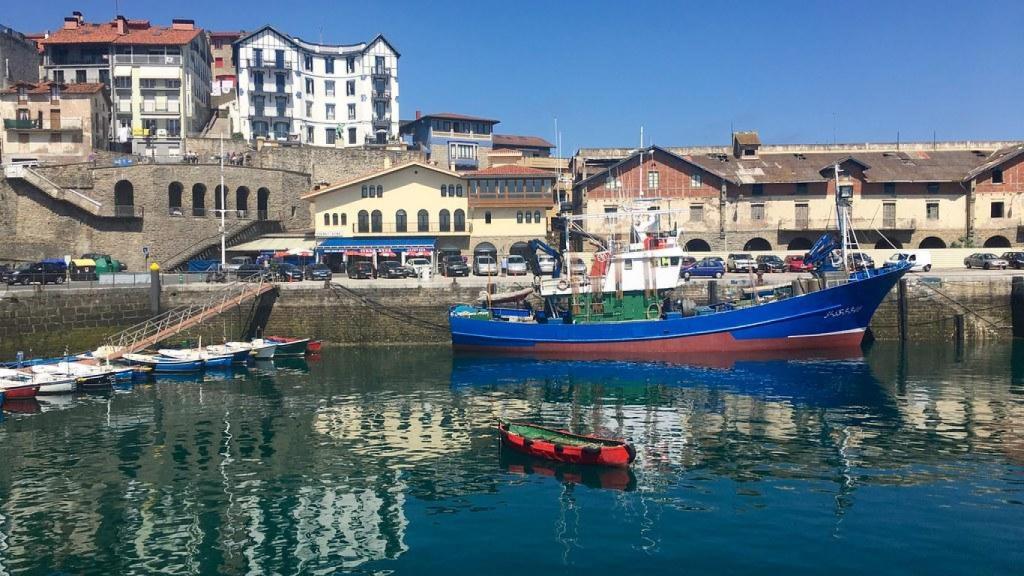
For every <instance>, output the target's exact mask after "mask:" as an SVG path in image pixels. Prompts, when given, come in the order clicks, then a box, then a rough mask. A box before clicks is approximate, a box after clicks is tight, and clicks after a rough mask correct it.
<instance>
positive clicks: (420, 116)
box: [416, 110, 423, 120]
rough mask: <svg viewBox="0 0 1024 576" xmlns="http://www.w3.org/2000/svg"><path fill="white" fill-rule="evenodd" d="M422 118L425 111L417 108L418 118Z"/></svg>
mask: <svg viewBox="0 0 1024 576" xmlns="http://www.w3.org/2000/svg"><path fill="white" fill-rule="evenodd" d="M420 118H423V112H421V111H419V110H417V111H416V119H417V120H419V119H420Z"/></svg>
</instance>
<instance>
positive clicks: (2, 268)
mask: <svg viewBox="0 0 1024 576" xmlns="http://www.w3.org/2000/svg"><path fill="white" fill-rule="evenodd" d="M13 273H14V269H13V268H11V267H10V266H8V265H7V264H0V282H5V283H6V282H7V279H8V278H9V277H10V276H11V274H13Z"/></svg>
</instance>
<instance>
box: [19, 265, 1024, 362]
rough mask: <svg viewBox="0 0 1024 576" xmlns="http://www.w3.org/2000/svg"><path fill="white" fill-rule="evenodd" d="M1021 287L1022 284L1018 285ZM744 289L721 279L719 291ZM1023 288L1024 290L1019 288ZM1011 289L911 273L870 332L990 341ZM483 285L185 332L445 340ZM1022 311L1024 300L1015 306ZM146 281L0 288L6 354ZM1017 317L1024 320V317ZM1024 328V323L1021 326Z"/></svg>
mask: <svg viewBox="0 0 1024 576" xmlns="http://www.w3.org/2000/svg"><path fill="white" fill-rule="evenodd" d="M1021 287H1022V288H1024V284H1022V285H1021ZM209 289H210V288H209V287H207V286H203V285H199V286H181V287H178V286H165V287H164V289H163V291H162V293H161V295H160V300H161V307H162V309H165V310H166V309H168V308H173V307H177V306H183V305H186V304H190V303H194V302H200V301H204V300H205V299H207V298H208V297H209V295H210V292H209ZM738 290H739V287H738V286H733V285H729V284H726V283H723V284H722V285H720V286H719V293H720V295H721V296H722V297H729V296H731V295H734V294H735V293H736V292H738ZM678 292H679V295H680V296H681V297H684V298H688V299H691V300H693V301H695V302H696V303H697V304H704V303H706V302H707V299H708V294H709V283H707V282H691V283H689V284H687V285H685V286H682V287H680V288H679V290H678ZM1021 292H1024V290H1022V291H1021ZM1013 293H1014V290H1013V285H1012V278H1011V277H1009V276H988V277H984V276H978V277H957V278H955V279H953V280H944V279H942V278H941V277H938V276H918V275H915V276H911V277H909V278H908V279H907V280H906V282H905V284H904V285H903V287H902V288H900V287H897V288H896V289H894V290H893V291H892V292H891V293H890V294H889V295H888V296H887V297H886V299H885V301H884V302H883V303H882V305H881V306H880V307H879V309H878V311H877V312H876V314H875V317H874V321H873V322H872V325H871V332H872V335H873V336H874V338H876V339H879V340H899V339H900V338H901V337H903V338H906V339H907V340H910V341H915V342H945V343H948V342H951V341H984V340H993V339H995V340H1002V339H1009V338H1012V337H1013V335H1014V321H1013V318H1014V315H1015V314H1014V308H1015V306H1014V304H1013V300H1014V298H1013V296H1012V294H1013ZM479 294H480V287H479V286H470V285H466V284H456V285H452V284H444V285H436V284H435V285H430V286H408V285H407V286H389V285H381V284H376V285H370V284H367V285H364V286H355V287H349V286H342V285H338V284H333V285H331V287H330V288H325V287H323V285H322V284H312V283H304V284H294V285H282V286H281V287H280V289H279V290H278V291H277V293H276V294H272V295H270V296H268V297H266V299H265V300H264V301H263V302H262V304H261V305H260V306H249V305H246V306H243V307H241V308H238V309H235V310H232V311H229V312H227V313H225V314H223V315H221V316H220V317H219V318H216V319H214V320H212V321H210V322H207V323H206V324H205V325H204V326H203V327H202V328H201V329H199V330H193V331H191V332H189V333H187V334H183V335H182V336H181V339H185V338H195V337H199V336H202V337H203V339H204V340H206V341H210V342H213V341H221V340H223V339H225V338H239V337H244V336H245V335H246V334H247V333H252V330H253V326H254V324H258V325H259V326H261V330H262V333H264V334H281V335H309V336H313V337H316V338H320V339H323V340H324V341H325V342H327V343H330V344H342V345H358V346H364V345H414V344H446V343H448V342H449V335H448V321H447V312H448V308H449V306H451V305H452V304H456V303H460V302H472V301H474V300H475V299H476V298H477V296H478V295H479ZM1016 307H1017V309H1018V313H1017V316H1018V318H1024V303H1018V304H1017V306H1016ZM149 314H150V309H149V302H148V288H134V287H133V288H93V289H76V288H71V289H68V288H61V289H47V290H40V291H12V292H6V293H0V360H6V359H11V358H13V357H14V355H15V354H16V352H17V351H19V350H21V351H24V352H26V353H27V354H28V353H31V354H33V355H36V356H42V355H53V354H60V353H61V352H63V350H64V349H65V347H67V348H69V349H70V350H72V351H80V350H87V349H91V348H94V347H96V346H98V345H99V344H100V343H102V341H103V339H104V338H105V337H106V336H107V335H109V334H111V333H114V332H117V331H119V330H122V329H124V328H126V327H128V326H131V325H132V324H135V323H138V322H141V321H143V320H145V319H146V318H147V317H149ZM1018 323H1020V324H1024V321H1019V322H1018ZM1017 329H1018V330H1022V329H1024V326H1018V327H1017Z"/></svg>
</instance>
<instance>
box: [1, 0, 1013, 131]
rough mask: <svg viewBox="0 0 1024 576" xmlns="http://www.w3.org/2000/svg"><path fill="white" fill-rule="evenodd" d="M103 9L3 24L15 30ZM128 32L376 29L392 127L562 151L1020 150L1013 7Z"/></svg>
mask: <svg viewBox="0 0 1024 576" xmlns="http://www.w3.org/2000/svg"><path fill="white" fill-rule="evenodd" d="M114 4H115V0H46V1H45V2H38V3H36V4H35V5H34V6H35V9H32V10H16V11H5V12H6V14H4V15H3V16H2V17H0V18H4V19H6V21H5V22H3V23H5V24H7V25H9V26H12V27H14V28H16V29H18V30H22V31H38V30H45V29H53V28H56V27H58V26H60V25H61V22H62V19H63V17H64V16H65V15H67V14H70V12H71V11H72V10H75V9H79V10H82V11H83V12H84V13H85V15H86V19H87V20H89V21H96V20H103V19H109V18H110V17H112V15H113V14H114V10H115V8H114ZM120 6H121V12H122V13H123V14H124V15H125V16H128V17H129V18H149V19H150V20H152V21H153V22H154V23H159V24H167V23H169V22H170V19H171V18H172V17H192V18H195V19H196V21H197V23H198V24H199V25H200V26H202V27H204V28H207V29H211V30H229V29H245V30H253V29H255V28H257V27H259V26H261V25H263V24H268V23H269V24H273V25H275V26H276V27H278V28H280V29H281V30H283V31H285V32H288V33H290V34H295V35H298V36H301V37H303V38H306V39H310V40H317V39H318V38H320V37H321V35H322V38H323V40H324V41H325V42H331V43H352V42H357V41H361V40H365V39H369V38H371V37H372V36H373V35H375V34H377V33H378V32H379V33H383V34H384V35H386V36H387V37H388V39H389V40H390V41H391V42H392V43H393V44H394V45H395V46H396V47H397V48H398V50H399V51H400V52H401V53H402V59H401V64H400V72H399V80H400V84H401V98H400V104H401V113H402V116H403V117H404V118H409V117H412V116H413V114H414V113H415V111H416V110H417V109H419V110H423V111H424V112H440V111H450V112H462V113H466V114H478V115H483V116H488V117H491V118H497V119H500V120H501V121H502V123H501V124H499V125H498V132H499V133H501V132H504V133H513V134H536V135H541V136H545V137H547V138H548V139H549V140H553V136H552V134H553V133H554V118H555V117H557V118H558V123H559V128H560V129H561V132H562V134H563V136H562V144H563V149H564V150H565V151H571V150H573V149H576V148H579V147H581V146H635V145H636V144H637V143H638V141H639V128H640V126H641V125H643V126H645V130H646V134H647V135H648V136H649V138H648V141H653V142H654V143H656V144H662V145H698V144H724V143H727V142H728V141H729V131H730V127H733V128H735V129H737V130H759V131H760V133H761V137H762V140H763V141H765V142H768V143H790V142H831V141H832V139H833V135H834V136H835V138H836V139H837V140H839V141H841V142H843V141H845V142H860V141H869V140H870V141H882V140H885V141H891V140H895V138H896V133H897V130H898V131H899V132H900V134H901V138H902V139H903V140H904V141H909V140H924V141H930V140H931V139H932V135H933V132H934V134H935V136H936V137H937V138H938V139H940V140H943V139H946V140H951V139H957V140H962V139H1019V138H1024V112H1022V110H1024V108H1022V105H1021V103H1022V101H1024V2H1022V1H1021V0H1004V1H996V0H992V1H971V2H966V1H962V2H944V1H917V0H915V1H909V0H907V1H904V0H887V1H865V2H857V1H853V0H849V1H845V2H844V1H832V0H819V1H804V2H800V1H796V0H784V1H780V0H773V1H753V0H750V1H747V0H733V1H732V2H710V1H689V2H683V1H676V2H644V1H638V0H632V1H629V2H610V1H593V2H585V1H583V0H580V1H578V2H577V1H568V0H562V1H559V0H544V1H538V2H534V1H532V0H529V1H528V0H519V1H515V0H513V1H512V2H501V3H500V4H499V3H492V2H489V1H484V2H480V1H477V2H453V1H448V0H431V1H424V0H420V1H416V2H407V1H405V0H402V1H380V0H361V1H356V2H353V1H347V0H346V1H340V0H291V1H283V2H282V1H280V0H277V1H271V0H247V1H246V0H243V1H236V2H227V1H223V0H213V1H203V2H199V1H194V0H178V1H175V2H165V1H160V2H157V1H149V0H120Z"/></svg>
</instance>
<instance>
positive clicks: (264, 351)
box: [206, 338, 277, 360]
mask: <svg viewBox="0 0 1024 576" xmlns="http://www.w3.org/2000/svg"><path fill="white" fill-rule="evenodd" d="M206 349H207V350H211V351H213V350H216V351H218V352H219V353H221V354H232V353H235V352H238V351H240V350H248V351H249V355H250V356H252V357H253V358H255V359H257V360H269V359H271V358H273V357H274V352H275V351H276V350H277V342H271V341H269V340H264V339H262V338H255V339H253V340H251V341H249V342H228V343H226V344H215V345H211V346H207V347H206Z"/></svg>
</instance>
